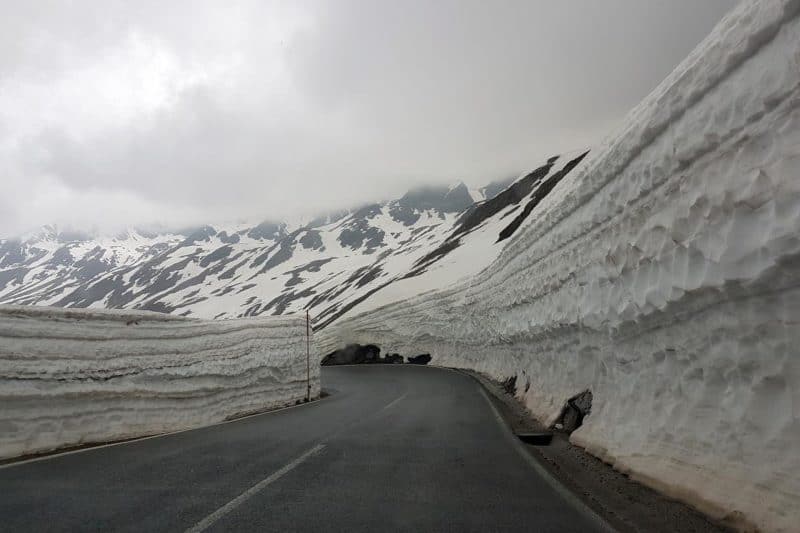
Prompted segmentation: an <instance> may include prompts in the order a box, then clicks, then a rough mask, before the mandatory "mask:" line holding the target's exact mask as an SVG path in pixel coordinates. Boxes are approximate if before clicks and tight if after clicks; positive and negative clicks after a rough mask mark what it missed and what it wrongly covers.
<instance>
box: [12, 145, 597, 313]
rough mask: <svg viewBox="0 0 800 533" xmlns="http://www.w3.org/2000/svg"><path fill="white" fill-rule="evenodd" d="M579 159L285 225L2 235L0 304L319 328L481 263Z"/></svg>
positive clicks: (555, 161)
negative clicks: (295, 317)
mask: <svg viewBox="0 0 800 533" xmlns="http://www.w3.org/2000/svg"><path fill="white" fill-rule="evenodd" d="M584 156H585V154H581V155H577V154H576V155H572V156H565V157H558V156H556V157H552V158H550V159H549V160H547V161H546V162H544V163H543V164H542V165H540V166H538V167H537V168H536V169H534V170H533V171H531V172H528V173H525V174H523V175H522V176H521V177H519V178H517V179H516V180H507V181H506V182H505V183H504V182H496V183H492V184H490V185H488V186H486V187H484V188H482V189H480V190H478V191H470V190H469V189H468V188H467V187H466V186H465V185H464V184H463V183H459V184H458V185H456V186H452V187H425V188H421V189H416V190H413V191H410V192H408V193H407V194H406V195H404V196H403V197H402V198H399V199H397V200H393V201H389V202H383V203H376V204H371V205H366V206H364V207H361V208H359V209H356V210H352V211H342V212H339V213H336V214H332V215H327V216H324V217H320V218H318V219H316V220H312V221H310V222H308V223H305V224H296V225H294V226H292V225H290V224H287V223H272V222H264V223H261V224H257V225H252V224H238V225H230V224H229V225H215V226H210V225H209V226H203V227H200V228H194V229H191V230H188V231H180V232H148V231H144V230H141V229H131V230H129V231H127V232H125V233H124V234H122V235H117V236H113V237H93V236H89V235H83V234H79V233H75V232H59V231H58V229H57V228H54V227H46V228H44V229H43V230H42V231H41V232H39V233H38V234H35V235H29V236H25V237H23V238H19V239H6V240H2V241H0V303H16V304H33V305H54V306H60V307H107V308H132V309H145V310H152V311H161V312H166V313H173V314H179V315H184V316H187V315H189V316H197V317H203V318H232V317H242V316H256V315H264V314H266V315H280V314H284V313H287V312H298V311H303V310H309V311H310V313H311V315H312V317H313V319H314V320H315V322H316V324H317V325H318V326H324V325H326V324H328V323H330V322H331V321H332V320H334V319H336V318H337V317H339V316H341V315H342V314H343V313H345V312H347V311H349V310H350V309H352V308H353V307H354V306H356V305H357V304H360V303H362V302H364V301H365V300H367V299H369V300H374V301H375V302H376V303H377V304H383V303H386V301H388V300H391V299H392V298H395V297H407V296H410V295H413V294H417V293H419V292H423V291H425V290H429V289H432V288H437V287H439V286H442V285H447V284H449V283H452V282H454V281H457V280H458V279H460V278H461V277H463V276H466V275H470V274H474V273H476V272H477V271H479V270H480V269H482V268H484V267H485V266H487V265H488V264H489V263H490V262H491V261H492V260H493V259H494V258H495V257H496V256H497V254H498V253H499V251H500V249H502V247H503V246H504V244H505V242H506V239H507V238H508V237H510V236H511V235H512V234H513V233H514V232H515V231H516V230H517V229H518V227H519V226H520V225H522V224H525V223H527V222H529V221H530V219H531V218H532V217H530V214H531V211H532V210H533V209H534V208H535V206H536V204H537V203H538V202H539V201H540V200H541V198H543V197H544V196H545V195H546V194H547V193H548V192H549V191H550V189H552V188H553V186H554V185H555V184H556V183H557V182H558V181H559V180H560V179H561V178H562V177H563V176H564V175H566V174H567V173H568V172H570V171H571V170H572V169H573V168H574V167H575V166H576V165H577V164H578V163H579V162H580V161H581V160H582V159H583V157H584ZM370 303H371V302H370ZM362 307H363V306H362ZM362 307H360V308H362Z"/></svg>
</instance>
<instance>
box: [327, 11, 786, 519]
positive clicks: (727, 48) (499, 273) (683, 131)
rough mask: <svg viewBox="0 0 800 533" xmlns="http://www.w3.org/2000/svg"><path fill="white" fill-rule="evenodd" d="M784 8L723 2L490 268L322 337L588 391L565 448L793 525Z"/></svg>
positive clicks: (706, 504) (686, 495)
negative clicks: (588, 406)
mask: <svg viewBox="0 0 800 533" xmlns="http://www.w3.org/2000/svg"><path fill="white" fill-rule="evenodd" d="M798 12H800V2H798V1H789V0H785V1H779V0H774V1H771V0H770V1H760V2H746V3H744V4H741V5H740V6H738V7H737V8H736V9H735V10H734V11H733V12H732V13H730V14H729V15H728V16H727V17H726V18H725V19H723V21H721V22H720V24H719V25H718V26H717V27H716V28H715V29H714V31H713V32H712V34H711V35H710V36H709V37H708V38H707V39H706V40H705V41H704V42H703V43H702V44H701V45H700V46H699V47H698V48H697V49H696V50H695V51H694V52H693V53H692V54H691V55H690V56H689V57H688V58H687V59H686V60H685V61H684V62H683V63H682V64H681V65H680V66H679V67H678V68H677V69H676V70H675V71H674V72H673V73H672V74H671V75H670V76H669V77H668V78H667V79H666V80H665V81H664V82H663V83H662V84H661V85H660V86H659V87H658V88H657V89H656V90H655V91H654V92H653V93H652V94H651V95H649V96H648V97H647V98H646V99H645V100H644V101H643V102H642V103H641V104H640V105H639V106H637V107H636V108H635V109H634V110H633V111H632V112H631V113H630V115H629V117H628V121H627V124H626V125H625V126H624V128H622V130H621V131H620V132H619V134H618V135H616V136H615V137H613V138H612V139H611V140H610V141H609V142H607V144H606V146H604V147H603V148H602V149H600V150H596V151H595V152H594V154H593V155H591V156H590V157H591V160H589V161H587V162H586V164H585V166H584V167H583V168H582V169H581V171H580V172H576V173H575V174H574V175H570V176H568V177H567V178H566V179H565V180H564V181H562V182H561V183H560V184H559V186H558V187H556V189H555V190H554V191H553V192H552V193H551V194H550V195H549V196H548V197H547V198H546V199H545V201H544V202H543V203H542V204H540V205H539V206H538V207H537V208H536V210H535V212H534V213H533V214H532V215H531V217H535V220H533V221H532V222H531V224H530V225H529V226H527V228H526V229H525V231H523V232H522V233H521V234H520V235H518V236H517V237H516V238H515V239H514V240H513V241H512V242H511V243H509V245H508V246H507V247H506V248H505V250H504V251H503V253H502V254H501V255H500V256H499V258H498V259H497V261H495V262H494V263H493V264H492V265H491V266H490V267H488V268H487V269H486V270H484V271H483V272H482V273H480V274H478V275H477V276H475V277H474V278H472V279H471V280H469V281H467V282H463V283H460V284H457V285H454V286H451V287H449V288H446V289H443V290H440V291H437V292H433V293H428V294H425V295H422V296H419V297H416V298H413V299H410V300H406V301H402V302H399V303H395V304H390V305H387V306H384V307H382V308H380V309H377V310H373V311H370V312H367V313H364V314H362V315H355V316H354V314H352V313H351V314H350V315H348V316H347V317H345V318H344V319H342V320H341V321H339V322H337V323H334V324H333V325H332V326H331V327H330V328H327V329H326V330H324V331H323V332H322V333H321V334H320V335H318V337H319V338H320V343H321V346H322V348H323V349H322V351H323V352H324V351H326V350H328V349H330V348H331V347H333V346H335V345H338V344H341V343H343V342H362V343H366V342H374V343H377V344H380V345H381V346H382V348H383V349H384V351H398V352H399V353H401V354H406V355H410V354H413V353H420V352H430V353H431V354H432V355H433V357H434V364H439V365H448V366H455V367H470V368H474V369H477V370H480V371H483V372H486V373H488V374H490V375H492V376H494V377H496V378H506V377H509V376H513V375H516V376H518V379H517V384H518V391H519V392H518V394H519V395H520V397H521V398H522V399H523V400H524V401H525V402H526V404H527V405H528V407H529V408H530V409H531V411H532V412H533V413H534V414H535V415H536V416H538V417H539V418H540V419H542V420H545V421H547V422H550V423H552V422H553V421H554V420H556V419H557V417H558V416H559V413H560V411H561V409H562V407H563V405H564V402H565V401H566V400H567V399H568V398H570V397H571V396H573V395H575V394H577V393H580V392H581V391H584V390H587V389H588V390H591V391H592V393H593V395H594V405H593V408H592V413H591V415H590V416H589V417H588V418H586V420H585V422H584V425H583V426H582V427H581V428H579V429H578V430H577V431H576V432H575V433H573V435H572V441H573V442H575V443H576V444H578V445H581V446H584V447H585V448H586V449H587V450H589V451H590V452H591V453H593V454H595V455H597V456H599V457H601V458H603V459H604V460H606V461H608V462H610V463H612V464H613V465H614V466H615V467H616V468H618V469H620V470H623V471H626V472H629V473H631V475H632V476H633V477H635V478H637V479H639V480H642V481H643V482H645V483H647V484H649V485H651V486H654V487H656V488H658V489H660V490H662V491H663V492H665V493H667V494H669V495H671V496H674V497H677V498H680V499H682V500H684V501H687V502H689V503H691V504H693V505H695V506H697V507H699V508H700V509H702V510H704V511H706V512H707V513H709V514H711V515H713V516H715V517H718V518H724V519H726V520H728V521H729V522H731V523H733V524H735V525H737V526H738V527H749V526H750V525H756V526H758V527H760V528H762V529H764V530H769V531H790V530H793V531H796V527H797V524H798V523H800V19H799V18H798ZM355 311H357V308H356V309H355Z"/></svg>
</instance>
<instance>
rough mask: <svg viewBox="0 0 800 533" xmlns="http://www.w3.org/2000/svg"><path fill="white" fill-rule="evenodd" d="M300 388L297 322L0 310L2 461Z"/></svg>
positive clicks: (223, 411)
mask: <svg viewBox="0 0 800 533" xmlns="http://www.w3.org/2000/svg"><path fill="white" fill-rule="evenodd" d="M312 349H314V345H313V344H312ZM306 383H307V382H306V322H305V317H297V316H294V317H292V316H286V317H275V318H251V319H239V320H225V321H203V320H193V319H187V318H182V317H176V316H171V315H165V314H160V313H150V312H130V311H110V310H102V311H101V310H85V309H58V308H48V307H28V306H0V402H2V408H1V409H0V458H8V457H14V456H18V455H23V454H31V453H37V452H44V451H48V450H52V449H56V448H60V447H65V446H75V445H80V444H85V443H91V442H105V441H111V440H118V439H124V438H128V437H136V436H141V435H148V434H153V433H160V432H165V431H175V430H180V429H186V428H191V427H197V426H201V425H206V424H210V423H214V422H219V421H222V420H225V419H226V418H229V417H232V416H236V415H242V414H245V413H249V412H254V411H258V410H263V409H269V408H275V407H282V406H286V405H291V404H294V403H295V402H297V401H298V400H302V399H304V398H305V397H306ZM319 392H320V380H319V364H312V365H311V395H312V397H317V396H319Z"/></svg>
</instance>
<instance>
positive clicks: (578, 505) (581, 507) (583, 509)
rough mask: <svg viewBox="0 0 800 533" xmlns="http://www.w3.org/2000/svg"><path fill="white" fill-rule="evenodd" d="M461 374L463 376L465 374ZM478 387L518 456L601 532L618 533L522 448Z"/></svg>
mask: <svg viewBox="0 0 800 533" xmlns="http://www.w3.org/2000/svg"><path fill="white" fill-rule="evenodd" d="M460 373H461V374H463V372H460ZM476 386H477V387H478V392H480V394H481V396H483V399H484V400H486V403H487V404H488V405H489V409H490V410H491V411H492V415H494V419H495V421H496V422H497V424H498V425H499V426H500V428H501V429H502V430H503V435H504V436H505V437H506V439H507V440H508V441H509V443H510V444H511V446H512V447H513V448H514V450H515V451H516V452H517V454H519V455H520V456H521V457H522V458H523V459H524V460H525V462H526V463H528V465H529V466H530V467H531V468H533V469H534V470H535V471H536V473H537V474H539V477H540V478H542V479H543V480H544V481H545V482H546V483H547V484H548V485H550V487H551V488H552V489H553V490H555V491H556V492H557V493H558V495H559V496H561V498H563V499H564V500H565V501H566V502H567V503H568V504H569V505H571V506H572V507H573V508H574V509H575V510H577V511H578V512H579V513H581V514H582V515H584V517H586V518H587V519H588V520H589V521H591V522H593V523H594V524H595V525H596V526H597V527H598V528H599V529H600V530H601V531H605V532H607V533H618V532H617V530H616V529H615V528H614V527H613V526H612V525H611V524H609V523H608V522H606V520H605V519H603V517H602V516H600V515H599V514H597V513H596V512H595V511H594V510H593V509H592V508H591V507H589V506H588V505H586V503H584V502H583V500H581V499H580V498H579V497H578V496H576V495H575V494H573V493H572V491H571V490H569V488H567V487H566V486H564V484H563V483H561V482H560V481H559V480H558V479H557V478H556V477H554V476H553V475H552V474H551V473H550V472H548V471H547V469H546V468H545V467H543V466H542V465H540V464H539V463H538V461H536V459H535V458H534V457H532V456H531V454H530V453H529V452H528V450H526V449H525V448H524V447H523V446H522V443H521V442H520V441H519V439H518V438H517V436H516V435H514V432H513V431H511V428H509V427H508V424H507V423H506V421H505V419H504V418H503V415H501V414H500V411H498V410H497V407H496V406H495V405H494V403H493V402H492V400H491V398H489V395H488V394H487V393H486V391H485V390H484V388H483V385H482V384H481V383H480V382H478V383H476Z"/></svg>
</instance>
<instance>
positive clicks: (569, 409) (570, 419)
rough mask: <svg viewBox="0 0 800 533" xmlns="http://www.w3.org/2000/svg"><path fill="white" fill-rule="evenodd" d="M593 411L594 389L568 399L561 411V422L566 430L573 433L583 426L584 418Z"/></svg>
mask: <svg viewBox="0 0 800 533" xmlns="http://www.w3.org/2000/svg"><path fill="white" fill-rule="evenodd" d="M591 412H592V391H590V390H586V391H583V392H581V393H580V394H576V395H575V396H573V397H572V398H570V399H569V400H567V404H566V405H565V406H564V411H563V412H562V413H561V417H560V419H559V420H560V422H559V423H560V424H561V426H562V429H563V430H564V431H566V432H568V433H572V432H573V431H575V430H576V429H578V428H579V427H581V424H583V419H584V418H586V417H587V416H589V414H590V413H591Z"/></svg>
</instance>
